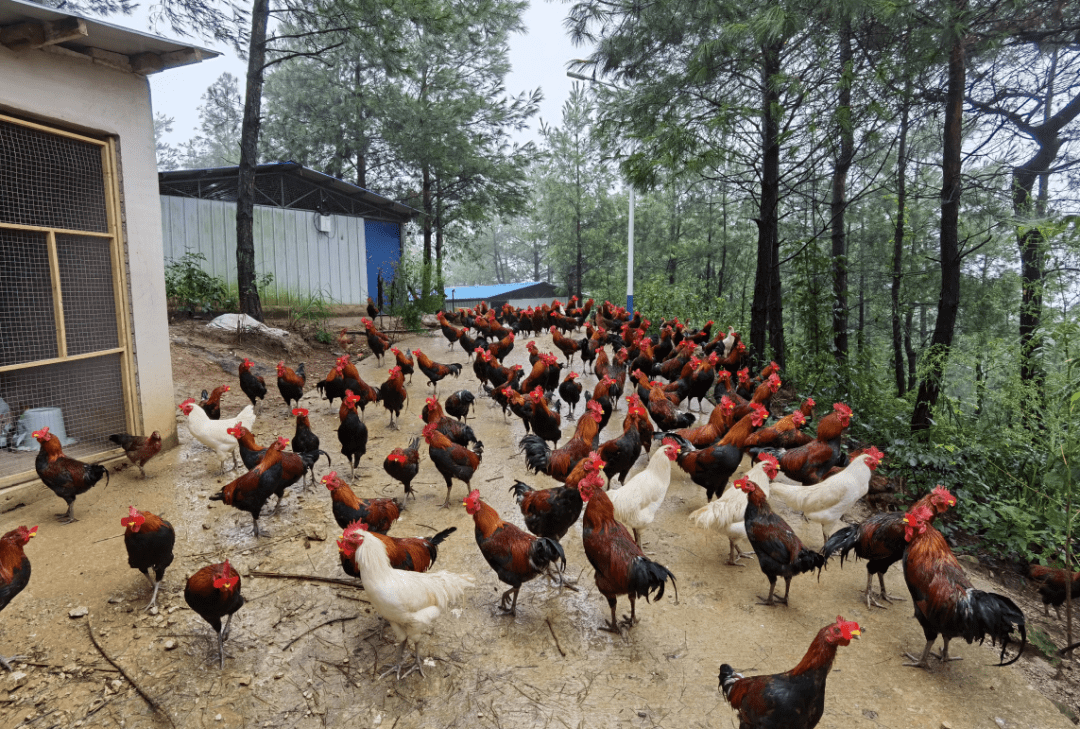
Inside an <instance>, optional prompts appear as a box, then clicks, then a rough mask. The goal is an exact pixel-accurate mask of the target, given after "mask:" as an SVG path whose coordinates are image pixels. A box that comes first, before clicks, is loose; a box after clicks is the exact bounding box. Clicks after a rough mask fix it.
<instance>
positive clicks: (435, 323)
mask: <svg viewBox="0 0 1080 729" xmlns="http://www.w3.org/2000/svg"><path fill="white" fill-rule="evenodd" d="M420 323H421V324H423V325H424V326H425V327H427V328H428V329H438V328H439V319H438V317H436V316H435V315H434V314H424V315H423V316H422V317H420Z"/></svg>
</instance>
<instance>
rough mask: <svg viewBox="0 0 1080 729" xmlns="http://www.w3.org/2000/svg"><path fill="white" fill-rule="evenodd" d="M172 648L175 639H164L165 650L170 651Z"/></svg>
mask: <svg viewBox="0 0 1080 729" xmlns="http://www.w3.org/2000/svg"><path fill="white" fill-rule="evenodd" d="M174 648H176V641H175V640H172V639H169V640H167V641H165V650H167V651H171V650H173V649H174Z"/></svg>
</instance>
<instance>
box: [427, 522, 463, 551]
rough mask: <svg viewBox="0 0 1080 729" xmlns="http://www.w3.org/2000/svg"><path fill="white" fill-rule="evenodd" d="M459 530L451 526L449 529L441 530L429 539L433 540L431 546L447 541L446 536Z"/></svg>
mask: <svg viewBox="0 0 1080 729" xmlns="http://www.w3.org/2000/svg"><path fill="white" fill-rule="evenodd" d="M456 531H457V527H450V528H449V529H443V530H442V531H441V532H439V533H438V534H436V535H435V536H433V537H432V538H431V539H429V540H428V541H429V542H431V546H433V547H437V546H439V545H440V544H442V543H443V542H444V541H446V538H447V537H448V536H450V535H451V534H453V533H454V532H456Z"/></svg>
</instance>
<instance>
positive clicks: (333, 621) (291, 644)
mask: <svg viewBox="0 0 1080 729" xmlns="http://www.w3.org/2000/svg"><path fill="white" fill-rule="evenodd" d="M357 617H359V616H358V615H352V616H349V617H345V618H334V619H332V620H327V621H326V622H325V623H319V624H318V625H316V626H315V627H314V628H310V629H308V630H305V631H304V632H303V633H301V634H300V635H298V636H296V637H295V638H293V639H292V640H290V641H289V642H288V644H287V645H286V646H285V647H284V648H282V649H281V650H282V651H287V650H289V649H290V648H292V647H293V644H294V643H296V641H298V640H300V639H301V638H303V637H304V636H305V635H307V634H308V633H314V632H315V631H316V630H318V629H319V628H323V627H325V626H327V625H333V624H334V623H344V622H347V621H349V620H356V618H357Z"/></svg>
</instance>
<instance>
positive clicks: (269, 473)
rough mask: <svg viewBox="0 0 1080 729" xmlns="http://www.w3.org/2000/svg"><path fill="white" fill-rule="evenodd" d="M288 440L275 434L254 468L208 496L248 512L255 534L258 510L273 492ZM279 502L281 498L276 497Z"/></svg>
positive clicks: (256, 532)
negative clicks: (274, 437) (271, 442)
mask: <svg viewBox="0 0 1080 729" xmlns="http://www.w3.org/2000/svg"><path fill="white" fill-rule="evenodd" d="M288 444H289V442H288V441H287V440H285V439H284V438H278V439H277V440H276V441H275V442H274V443H273V445H271V446H270V447H269V448H267V449H266V453H265V455H263V457H262V460H260V461H259V463H258V465H257V466H255V468H253V469H251V470H250V471H248V472H247V473H245V474H244V475H243V476H240V477H239V478H236V479H234V480H232V481H230V482H229V483H227V484H225V486H224V487H223V488H222V489H221V491H219V492H217V493H216V494H212V495H211V496H210V500H211V501H223V502H225V504H226V505H228V506H232V507H234V508H237V509H240V510H241V511H246V512H247V513H249V514H251V519H252V522H253V523H254V526H255V536H256V537H259V536H260V534H259V514H260V513H261V512H262V508H263V506H265V505H266V502H267V501H268V500H269V499H270V497H271V496H272V495H273V494H274V493H275V490H276V489H277V487H278V485H279V481H280V478H281V453H282V451H284V450H285V446H287V445H288ZM278 503H279V504H280V503H281V498H280V497H279V498H278Z"/></svg>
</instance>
